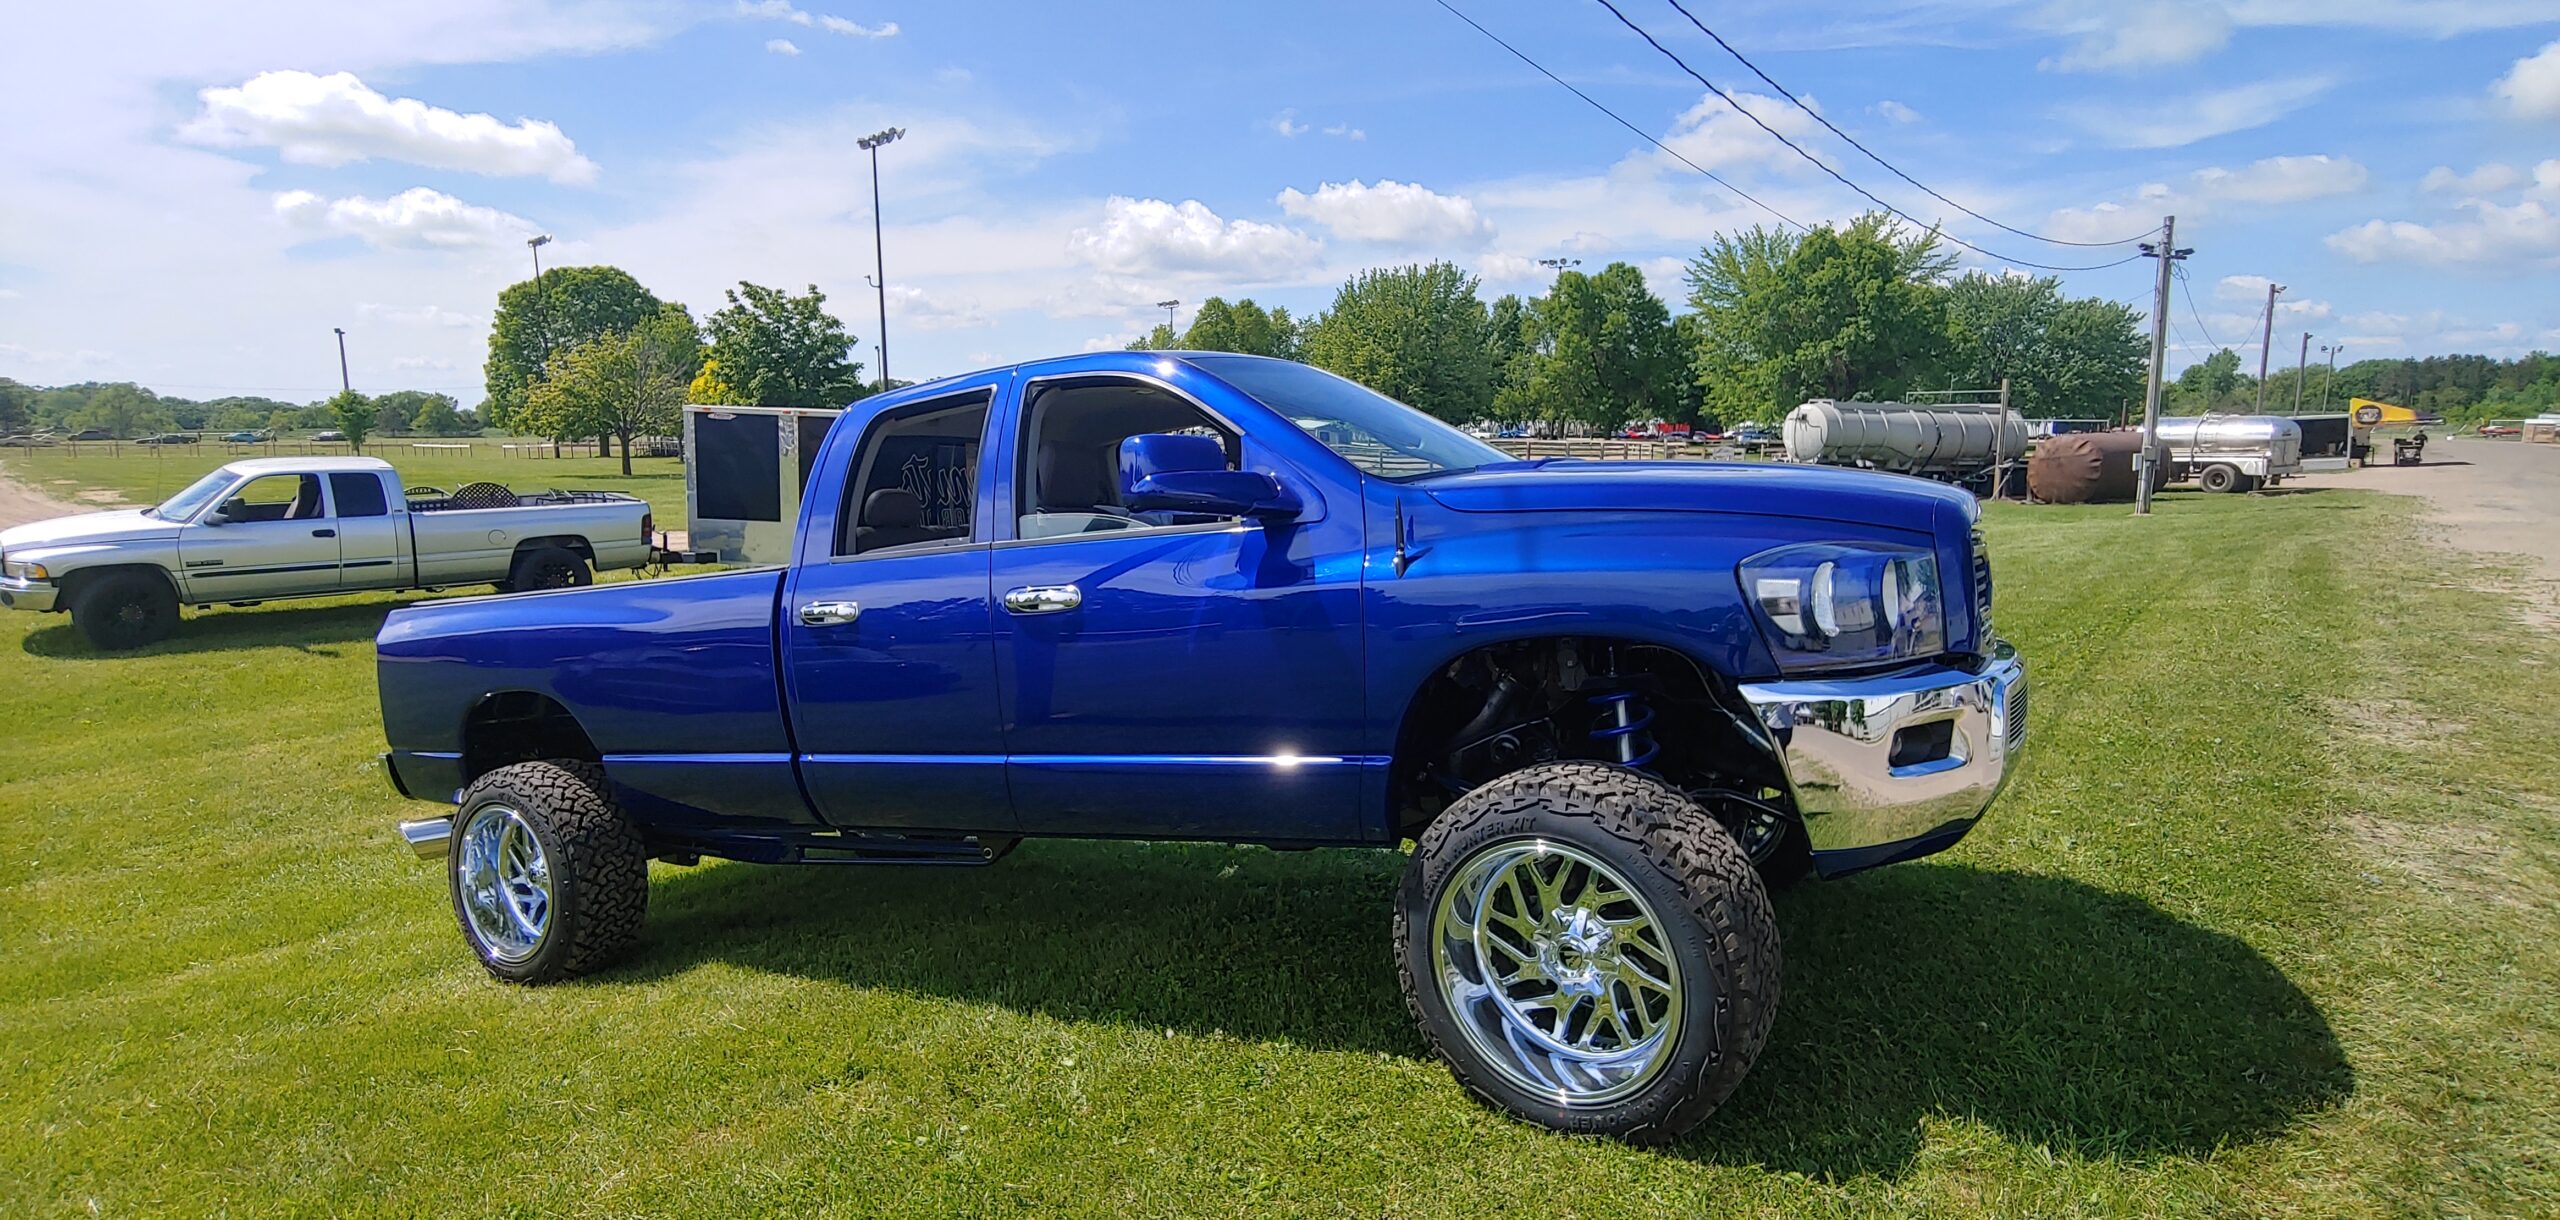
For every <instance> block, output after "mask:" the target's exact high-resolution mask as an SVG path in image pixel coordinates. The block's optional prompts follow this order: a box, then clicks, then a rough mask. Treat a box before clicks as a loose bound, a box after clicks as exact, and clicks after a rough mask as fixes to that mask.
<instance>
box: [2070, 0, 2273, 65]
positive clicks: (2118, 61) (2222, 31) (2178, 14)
mask: <svg viewBox="0 0 2560 1220" xmlns="http://www.w3.org/2000/svg"><path fill="white" fill-rule="evenodd" d="M2035 24H2037V25H2039V26H2040V27H2041V28H2043V29H2045V30H2047V31H2050V32H2053V33H2057V34H2063V35H2066V36H2069V37H2071V38H2073V39H2075V40H2076V41H2075V42H2074V43H2073V45H2072V47H2071V49H2070V50H2068V51H2065V52H2063V53H2062V54H2060V55H2057V56H2053V57H2052V58H2049V59H2046V60H2044V61H2043V62H2041V63H2039V64H2037V65H2036V66H2037V67H2039V68H2043V69H2045V70H2047V71H2051V72H2128V71H2133V70H2137V69H2142V68H2154V67H2160V66H2162V65H2167V64H2183V63H2187V62H2190V61H2192V60H2195V59H2199V58H2202V57H2203V56H2205V55H2209V54H2211V53H2213V52H2215V51H2219V50H2221V49H2222V48H2223V47H2224V45H2226V44H2228V43H2229V42H2230V41H2231V14H2230V13H2229V11H2228V10H2227V9H2226V8H2225V7H2224V6H2223V5H2221V4H2217V3H2212V2H2211V0H2148V2H2147V3H2133V4H2126V3H2092V2H2089V0H2056V2H2055V3H2051V4H2048V5H2046V6H2045V7H2044V9H2043V10H2042V11H2041V13H2040V14H2039V15H2038V17H2037V18H2036V19H2035Z"/></svg>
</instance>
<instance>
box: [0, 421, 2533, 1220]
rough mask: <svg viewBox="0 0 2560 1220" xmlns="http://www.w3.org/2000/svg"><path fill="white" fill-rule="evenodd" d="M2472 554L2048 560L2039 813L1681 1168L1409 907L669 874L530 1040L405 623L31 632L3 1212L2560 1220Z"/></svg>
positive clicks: (1857, 943)
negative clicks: (1391, 917)
mask: <svg viewBox="0 0 2560 1220" xmlns="http://www.w3.org/2000/svg"><path fill="white" fill-rule="evenodd" d="M190 456H193V455H190ZM54 460H55V459H53V458H52V457H51V456H50V455H46V456H44V457H42V458H40V459H39V460H38V462H37V463H36V466H37V470H36V472H35V473H36V474H37V475H38V476H45V477H50V476H51V475H52V472H53V471H54V470H57V469H62V468H61V467H57V466H51V465H47V463H51V462H53V461H54ZM493 460H494V459H493ZM19 463H20V459H19V458H18V457H17V456H16V455H11V456H10V458H9V459H8V464H9V466H10V467H11V468H12V469H18V468H19ZM528 465H529V464H528ZM540 468H541V467H537V469H540ZM507 469H509V470H513V469H515V467H512V466H510V467H508V468H507ZM421 477H427V476H421ZM660 512H661V515H662V517H663V515H664V513H665V508H664V507H663V506H662V507H661V509H660ZM2414 512H2415V510H2414V508H2413V502H2410V501H2402V500H2395V499H2390V498H2386V497H2382V496H2376V495H2369V494H2359V493H2353V492H2337V491H2318V492H2305V493H2295V494H2289V495H2278V496H2264V497H2199V496H2194V495H2177V494H2173V495H2170V496H2167V497H2164V499H2163V502H2162V505H2161V512H2160V514H2159V515H2158V516H2157V517H2156V518H2154V519H2152V520H2149V521H2136V520H2133V519H2132V518H2131V517H2130V515H2129V514H2128V512H2127V510H2125V509H2123V508H2121V507H2103V508H2040V509H2033V510H2029V509H2024V508H2018V507H2014V506H2011V507H2000V508H1995V509H1994V510H1993V512H1992V514H1991V520H1990V524H1989V529H1990V534H1991V537H1992V545H1993V546H1994V548H1995V554H1996V555H1997V562H1998V565H1999V571H2000V578H2001V588H2002V590H2003V602H2002V607H2001V611H2000V619H2001V626H2002V627H2003V629H2004V630H2005V631H2006V632H2007V633H2008V634H2009V635H2011V636H2012V637H2014V638H2015V639H2016V640H2017V641H2018V643H2019V644H2020V646H2021V647H2022V649H2023V650H2024V651H2025V653H2026V655H2027V657H2028V658H2029V660H2030V662H2031V664H2032V665H2033V667H2034V675H2035V681H2036V683H2037V686H2036V694H2035V716H2036V721H2035V728H2034V737H2033V744H2032V754H2031V757H2030V759H2029V761H2028V762H2027V764H2026V767H2025V770H2024V773H2023V775H2022V777H2021V778H2020V779H2019V781H2018V782H2017V783H2016V784H2015V785H2014V786H2013V787H2012V788H2011V789H2010V791H2009V793H2008V794H2007V795H2006V796H2005V797H2004V798H2003V799H2002V801H2001V803H2000V804H1999V805H1998V806H1997V807H1996V808H1995V809H1994V810H1993V811H1992V813H1991V816H1990V817H1989V818H1988V819H1987V820H1986V821H1985V822H1984V823H1983V825H1982V826H1981V828H1980V829H1979V830H1977V831H1976V832H1975V834H1974V835H1973V837H1972V838H1971V839H1969V840H1968V841H1966V842H1965V843H1964V844H1962V845H1961V846H1959V847H1958V848H1956V849H1955V850H1953V851H1951V852H1948V853H1946V854H1945V855H1943V856H1940V857H1937V858H1935V859H1932V860H1928V861H1924V862H1919V863H1913V864H1907V865H1900V866H1896V867H1893V868H1889V869H1884V870H1881V871H1878V872H1874V873H1870V874H1867V875H1865V876H1862V877H1858V878H1855V879H1852V880H1848V881H1844V882H1837V883H1830V884H1813V885H1807V886H1803V887H1799V888H1798V889H1796V890H1794V891H1791V892H1789V893H1787V894H1785V895H1782V896H1781V897H1780V899H1779V901H1778V912H1779V917H1780V921H1781V925H1782V928H1783V934H1784V937H1785V951H1786V967H1785V980H1786V981H1785V989H1784V1000H1783V1002H1782V1005H1781V1008H1780V1012H1779V1016H1778V1022H1777V1028H1776V1031H1775V1034H1774V1035H1773V1041H1772V1043H1771V1045H1770V1047H1769V1050H1768V1052H1767V1054H1766V1055H1765V1056H1764V1057H1763V1058H1762V1060H1761V1062H1760V1065H1759V1067H1758V1069H1757V1070H1756V1071H1755V1072H1754V1073H1753V1074H1752V1075H1751V1077H1750V1078H1749V1079H1748V1080H1747V1081H1745V1082H1744V1084H1743V1085H1742V1088H1741V1090H1740V1091H1739V1092H1738V1093H1737V1094H1736V1095H1735V1096H1734V1098H1733V1100H1732V1101H1731V1103H1730V1104H1728V1105H1727V1106H1726V1107H1725V1109H1724V1110H1722V1111H1721V1112H1719V1113H1718V1114H1717V1115H1716V1116H1715V1117H1714V1118H1713V1119H1712V1120H1710V1121H1709V1122H1708V1123H1707V1124H1706V1125H1705V1126H1704V1127H1702V1128H1701V1129H1700V1130H1699V1131H1698V1132H1697V1133H1696V1134H1695V1135H1694V1136H1693V1137H1691V1138H1690V1139H1689V1140H1688V1141H1686V1142H1684V1143H1682V1144H1680V1145H1678V1146H1676V1147H1673V1148H1670V1149H1667V1150H1639V1149H1634V1148H1629V1147H1625V1146H1621V1145H1618V1144H1613V1143H1607V1142H1601V1141H1594V1140H1585V1139H1571V1138H1565V1137H1561V1136H1557V1135H1553V1134H1550V1133H1547V1132H1545V1131H1542V1130H1538V1129H1534V1128H1531V1127H1528V1126H1524V1125H1521V1124H1517V1123H1513V1122H1510V1121H1507V1120H1505V1119H1502V1118H1499V1117H1497V1116H1495V1115H1493V1114H1492V1113H1490V1112H1488V1111H1486V1110H1484V1109H1482V1108H1479V1107H1478V1106H1476V1105H1474V1104H1472V1103H1471V1102H1470V1101H1469V1100H1468V1099H1467V1098H1466V1097H1465V1096H1464V1095H1463V1094H1462V1093H1461V1092H1460V1090H1459V1089H1458V1087H1457V1086H1456V1085H1455V1084H1453V1083H1452V1082H1451V1080H1450V1079H1449V1077H1448V1075H1447V1073H1446V1072H1444V1071H1443V1070H1442V1069H1441V1068H1440V1066H1439V1065H1438V1064H1436V1063H1434V1062H1431V1061H1429V1060H1426V1059H1424V1058H1422V1057H1421V1050H1420V1044H1419V1040H1418V1038H1417V1037H1416V1035H1415V1034H1414V1033H1413V1031H1412V1029H1411V1028H1410V1027H1409V1025H1408V1024H1407V1020H1406V1016H1405V1013H1404V1010H1403V1007H1402V1005H1401V1003H1400V1002H1399V1001H1398V998H1397V994H1396V984H1395V975H1394V967H1393V962H1392V958H1391V956H1390V952H1389V946H1388V944H1387V922H1388V920H1387V913H1388V904H1389V899H1390V894H1391V889H1392V883H1393V879H1394V877H1395V876H1396V874H1397V871H1398V869H1399V868H1400V867H1401V865H1402V859H1401V857H1399V856H1395V855H1392V854H1388V853H1382V852H1351V851H1336V852H1314V853H1303V854H1284V853H1275V852H1270V851H1263V850H1258V849H1243V848H1227V847H1208V846H1167V845H1152V846H1150V845H1138V844H1085V843H1074V844H1069V843H1055V844H1050V843H1033V844H1029V845H1026V846H1025V847H1024V848H1023V849H1022V850H1021V851H1019V852H1017V853H1016V854H1015V855H1013V856H1012V857H1011V858H1009V859H1007V860H1006V861H1004V862H1003V863H1001V864H999V865H997V866H995V867H994V868H991V869H984V870H942V869H927V870H910V871H900V870H895V869H861V868H834V869H824V868H808V869H802V870H791V869H775V868H759V867H753V866H747V865H737V864H710V865H706V866H703V867H699V868H674V867H670V866H664V865H661V866H658V867H657V868H656V870H655V887H654V891H653V893H652V895H651V901H652V910H651V931H650V934H649V937H648V940H647V943H646V945H645V946H644V948H643V950H642V952H641V953H640V954H639V955H638V957H637V958H636V959H635V960H633V961H632V962H630V963H629V964H628V965H625V966H622V967H620V968H617V969H615V970H612V971H610V972H608V973H605V974H603V975H601V976H599V977H596V978H592V979H589V980H585V981H582V982H579V983H576V984H572V985H568V986H560V987H552V988H545V989H538V990H526V989H519V988H511V987H505V986H501V985H499V984H496V983H493V982H491V981H489V980H488V979H487V978H486V977H485V976H484V975H483V974H482V973H481V971H480V969H479V967H478V966H477V965H475V964H474V963H473V962H472V960H471V958H470V955H469V953H468V952H467V950H466V949H465V948H464V946H463V944H462V943H461V940H460V938H459V935H458V933H457V932H456V931H455V930H454V927H453V920H452V915H451V912H450V908H449V907H448V905H447V899H446V897H445V891H444V887H443V884H442V881H441V879H440V876H439V873H438V870H437V869H436V867H434V866H433V865H429V864H426V863H422V862H420V861H417V860H415V859H413V858H411V857H410V856H409V855H408V854H407V853H406V852H405V851H404V850H403V849H401V848H400V847H399V845H398V842H397V840H396V838H395V837H394V835H393V833H392V830H391V824H392V822H393V821H394V820H395V819H396V818H398V817H401V816H415V815H416V814H417V813H418V812H420V811H423V810H425V809H426V808H427V807H426V806H422V805H410V804H405V803H403V802H400V801H398V800H396V799H395V798H394V797H393V796H392V794H391V792H390V791H389V789H388V788H387V787H386V786H385V785H384V783H383V778H382V775H381V772H380V769H379V768H378V767H377V765H376V764H375V762H374V760H373V756H374V752H375V751H376V750H378V749H380V748H381V742H380V729H379V727H378V722H377V719H376V712H375V706H374V684H373V670H372V655H371V654H372V648H371V639H372V636H373V633H374V631H375V629H376V627H377V626H378V625H379V623H380V620H381V616H382V612H383V608H384V606H385V605H387V604H389V601H390V599H387V598H379V597H375V598H361V599H353V598H351V599H344V600H340V601H335V602H324V603H314V604H308V605H299V606H278V607H270V608H263V609H257V610H246V611H233V610H218V611H215V612H213V613H211V614H208V615H202V616H195V617H194V618H192V619H191V620H190V622H189V623H188V624H187V625H186V626H185V628H184V629H182V631H181V632H180V634H179V635H178V636H177V637H176V638H175V639H173V640H171V641H169V642H167V643H164V644H161V645H158V646H155V647H154V648H152V649H149V650H145V651H144V652H142V653H139V654H133V655H120V656H114V657H106V656H100V655H97V654H94V653H92V652H90V651H89V650H88V649H87V648H86V646H85V645H84V644H83V643H82V642H80V640H79V639H78V637H77V636H76V635H75V634H74V633H73V632H72V630H71V628H70V626H69V625H68V624H67V623H66V622H64V621H63V620H62V619H61V618H59V617H38V616H32V615H24V614H0V689H5V690H7V691H8V692H9V693H8V695H7V700H8V702H7V705H6V706H7V709H8V713H7V716H6V718H5V721H0V734H5V737H0V961H5V962H6V963H7V964H8V967H9V968H8V969H7V970H6V971H5V972H0V1215H10V1216H52V1215H92V1214H94V1215H104V1216H130V1215H211V1214H230V1215H259V1216H272V1215H294V1214H310V1215H323V1214H325V1215H403V1216H405V1215H430V1214H441V1215H464V1216H482V1215H501V1214H525V1215H532V1214H553V1213H574V1214H598V1215H644V1214H646V1215H700V1216H741V1215H755V1214H789V1215H816V1214H835V1215H874V1214H884V1213H888V1214H910V1215H954V1214H960V1215H1021V1216H1055V1215H1094V1216H1108V1217H1126V1216H1144V1215H1163V1214H1213V1215H1257V1216H1258V1215H1266V1214H1304V1215H1342V1216H1362V1217H1374V1216H1427V1215H1451V1216H1485V1215H1537V1216H1574V1215H1581V1216H1595V1217H1621V1216H1640V1215H1641V1216H1654V1215H1666V1216H1667V1215H1682V1216H1686V1215H1699V1214H1746V1215H1767V1216H1781V1215H1783V1216H1825V1215H1882V1214H1897V1215H1898V1214H1924V1215H1942V1216H1951V1217H1953V1216H1973V1215H1981V1214H2009V1215H2034V1216H2053V1215H2081V1214H2089V1215H2115V1214H2136V1215H2157V1216H2178V1217H2185V1216H2198V1215H2215V1216H2223V1215H2258V1214H2318V1215H2383V1214H2390V1215H2457V1216H2547V1215H2552V1214H2555V1213H2560V1162H2555V1156H2560V1153H2555V1149H2560V1017H2555V1014H2560V951H2555V950H2554V948H2553V946H2554V945H2555V943H2560V848H2555V844H2560V835H2555V833H2554V832H2553V830H2552V827H2551V822H2552V819H2553V816H2554V814H2555V813H2560V749H2555V745H2554V740H2553V738H2552V737H2551V735H2550V734H2551V729H2550V726H2551V725H2553V724H2554V723H2560V676H2556V675H2560V670H2555V668H2554V667H2555V664H2560V638H2556V637H2554V636H2553V635H2550V634H2541V635H2536V634H2534V633H2532V632H2530V631H2528V630H2527V629H2525V628H2524V627H2522V626H2521V625H2519V620H2518V618H2517V614H2518V604H2517V603H2516V602H2515V601H2514V600H2512V599H2510V598H2508V597H2506V596H2503V595H2500V594H2497V593H2494V592H2488V591H2484V589H2486V588H2488V587H2490V586H2493V585H2495V584H2497V583H2498V582H2500V581H2502V580H2506V579H2509V578H2510V577H2511V576H2512V575H2513V574H2512V573H2505V572H2500V571H2496V570H2490V569H2482V568H2479V567H2477V566H2474V565H2470V564H2468V563H2465V562H2463V561H2458V560H2453V559H2449V558H2447V557H2446V556H2445V554H2444V553H2442V552H2438V551H2434V550H2429V549H2425V548H2424V547H2423V546H2422V544H2420V543H2419V542H2418V541H2417V537H2418V535H2417V531H2416V528H2415V518H2414Z"/></svg>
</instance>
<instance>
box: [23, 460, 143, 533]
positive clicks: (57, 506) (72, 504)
mask: <svg viewBox="0 0 2560 1220" xmlns="http://www.w3.org/2000/svg"><path fill="white" fill-rule="evenodd" d="M113 507H115V505H114V504H113V503H98V502H91V503H82V502H80V501H78V500H66V499H63V498H61V497H59V496H50V495H46V494H45V493H44V492H41V491H38V490H36V489H35V488H33V487H30V486H28V485H27V484H25V483H23V482H20V481H19V480H18V479H17V478H16V477H14V476H12V475H11V474H10V473H9V471H8V470H7V469H6V468H5V467H0V530H4V529H7V528H9V527H10V526H13V525H25V524H26V523H27V522H30V521H42V520H44V519H45V518H47V517H67V516H70V515H71V514H73V513H94V512H96V511H98V510H99V509H101V508H113Z"/></svg>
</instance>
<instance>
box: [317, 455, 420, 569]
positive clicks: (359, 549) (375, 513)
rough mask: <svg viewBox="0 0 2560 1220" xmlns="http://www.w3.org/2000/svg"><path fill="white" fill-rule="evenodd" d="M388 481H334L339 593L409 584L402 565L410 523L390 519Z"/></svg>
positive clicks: (350, 477) (356, 475) (336, 477)
mask: <svg viewBox="0 0 2560 1220" xmlns="http://www.w3.org/2000/svg"><path fill="white" fill-rule="evenodd" d="M388 477H390V476H388V475H382V474H376V473H373V472H371V471H362V470H359V471H355V472H353V473H339V474H333V475H330V476H329V501H330V506H331V507H332V508H334V509H336V510H337V523H338V587H339V588H341V589H398V588H403V587H406V586H407V585H408V584H409V583H410V580H409V575H410V573H409V571H408V565H406V564H403V563H401V562H400V552H401V546H400V544H401V542H403V541H404V538H403V533H404V531H406V530H407V529H408V528H409V526H408V522H407V521H405V520H403V519H402V518H399V517H394V516H392V515H391V496H390V493H389V491H388V489H386V488H385V487H384V486H383V480H384V479H386V478H388Z"/></svg>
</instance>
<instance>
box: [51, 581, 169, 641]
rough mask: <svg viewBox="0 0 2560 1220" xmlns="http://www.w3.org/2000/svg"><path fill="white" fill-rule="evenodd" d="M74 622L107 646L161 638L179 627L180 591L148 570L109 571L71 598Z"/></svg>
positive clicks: (73, 624) (72, 619)
mask: <svg viewBox="0 0 2560 1220" xmlns="http://www.w3.org/2000/svg"><path fill="white" fill-rule="evenodd" d="M71 625H72V626H74V627H77V628H79V629H80V634H82V635H84V636H87V637H89V642H90V643H91V644H94V645H96V646H98V647H99V648H100V649H103V650H105V651H107V652H122V651H124V650H126V649H129V648H140V647H142V646H143V645H145V644H153V643H158V642H159V641H161V640H165V639H167V638H169V633H170V632H172V631H175V630H177V629H178V591H177V590H175V589H172V588H170V587H169V582H168V581H167V580H166V579H164V578H162V577H160V576H157V575H154V574H152V573H148V572H109V573H106V574H105V575H102V576H96V577H92V578H90V579H89V580H87V581H85V582H83V583H82V584H81V586H80V590H79V592H78V593H76V594H74V595H73V596H72V598H71Z"/></svg>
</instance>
